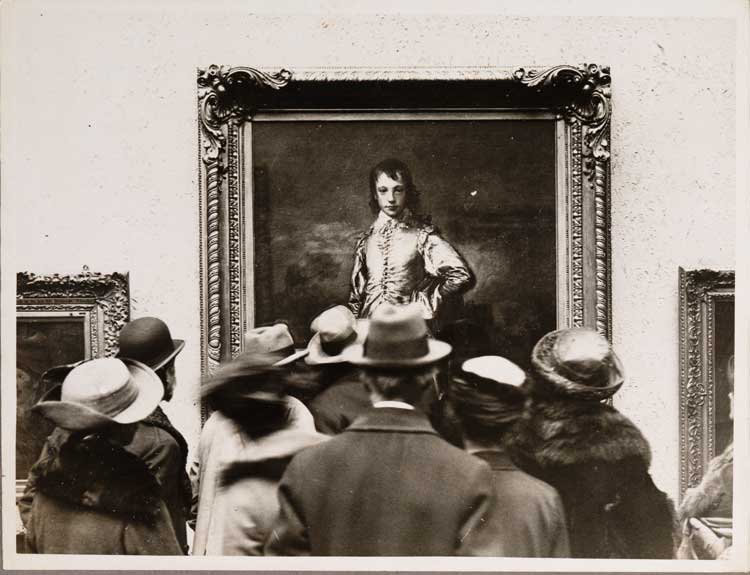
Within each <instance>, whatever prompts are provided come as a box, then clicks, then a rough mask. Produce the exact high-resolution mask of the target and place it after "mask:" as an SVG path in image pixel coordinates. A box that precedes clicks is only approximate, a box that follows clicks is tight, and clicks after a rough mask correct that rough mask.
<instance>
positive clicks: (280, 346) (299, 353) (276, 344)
mask: <svg viewBox="0 0 750 575" xmlns="http://www.w3.org/2000/svg"><path fill="white" fill-rule="evenodd" d="M307 353H308V351H307V348H302V349H295V347H294V338H293V337H292V333H291V331H289V326H288V325H287V324H285V323H284V322H277V323H274V324H272V325H266V326H260V327H254V328H252V329H250V330H248V331H247V332H245V335H244V337H243V339H242V351H241V352H240V354H239V356H242V357H243V358H250V361H254V360H252V358H253V357H256V356H257V357H262V358H264V360H266V361H271V360H273V361H271V363H270V364H269V365H276V366H284V365H287V364H290V363H293V362H295V361H297V360H298V359H300V358H303V357H305V356H306V355H307Z"/></svg>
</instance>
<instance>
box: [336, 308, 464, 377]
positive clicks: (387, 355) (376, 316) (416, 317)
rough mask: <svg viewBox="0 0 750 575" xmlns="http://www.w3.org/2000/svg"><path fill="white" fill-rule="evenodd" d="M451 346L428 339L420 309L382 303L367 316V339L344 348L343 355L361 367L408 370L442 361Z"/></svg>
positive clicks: (449, 351)
mask: <svg viewBox="0 0 750 575" xmlns="http://www.w3.org/2000/svg"><path fill="white" fill-rule="evenodd" d="M451 349H452V348H451V346H450V345H449V344H447V343H445V342H444V341H439V340H436V339H433V338H431V337H429V332H428V330H427V323H426V322H425V320H424V317H423V316H422V313H421V310H420V308H419V306H417V305H415V304H409V305H405V306H394V305H390V304H383V305H381V306H380V307H378V308H377V309H376V310H375V312H374V313H373V314H372V316H371V317H370V324H369V327H368V332H367V337H366V338H365V340H364V342H363V343H361V344H354V345H351V346H349V347H347V348H346V349H345V350H344V352H343V356H344V358H345V359H346V361H348V362H349V363H352V364H354V365H358V366H362V367H375V368H410V367H421V366H427V365H431V364H434V363H437V362H438V361H440V360H442V359H444V358H445V357H447V356H448V355H449V354H450V353H451Z"/></svg>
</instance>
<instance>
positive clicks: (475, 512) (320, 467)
mask: <svg viewBox="0 0 750 575" xmlns="http://www.w3.org/2000/svg"><path fill="white" fill-rule="evenodd" d="M450 351H451V348H450V346H449V345H448V344H446V343H443V342H440V341H437V340H434V339H432V338H431V337H429V335H428V332H427V326H426V324H425V321H424V319H423V318H422V314H421V312H420V310H419V309H418V308H416V307H414V306H403V307H395V306H390V305H382V306H381V307H379V308H378V309H377V310H376V311H375V312H374V313H373V315H372V317H371V318H370V326H369V330H368V334H367V337H366V339H365V340H364V342H363V343H362V344H354V345H352V346H350V347H347V348H346V350H345V351H344V356H345V357H346V359H347V360H348V361H350V362H351V363H353V364H354V365H356V366H358V367H360V368H362V370H363V374H364V378H365V382H366V383H367V385H368V387H369V389H370V393H371V399H372V402H373V406H372V407H371V408H370V409H369V410H367V411H366V412H365V413H364V414H362V415H361V416H360V417H358V418H357V419H355V421H354V422H353V423H352V424H351V425H350V426H349V427H348V428H347V429H346V430H344V431H343V432H342V433H341V434H339V435H337V436H335V437H333V438H331V439H330V440H329V441H327V442H325V443H322V444H320V445H316V446H314V447H310V448H308V449H306V450H303V451H302V452H300V453H299V454H297V455H296V456H295V457H294V459H292V461H291V463H290V464H289V467H288V468H287V470H286V472H285V474H284V477H283V478H282V480H281V484H280V487H279V502H280V504H281V509H280V513H279V517H278V520H277V522H276V524H275V526H274V528H273V530H272V531H271V536H270V538H269V539H268V541H267V543H266V554H269V555H359V556H374V555H381V556H382V555H385V556H408V555H433V556H434V555H456V554H461V555H470V554H472V553H473V551H472V543H473V536H472V534H473V532H474V529H475V528H476V527H477V525H478V524H480V523H481V522H482V521H483V520H484V517H485V514H486V513H487V512H488V509H489V506H490V503H491V485H490V470H489V468H488V467H487V465H486V464H484V463H483V462H481V461H479V460H478V459H476V458H474V457H472V456H470V455H468V454H467V453H465V452H463V451H462V450H460V449H457V448H455V447H453V446H452V445H450V444H449V443H447V442H446V441H444V440H443V439H441V438H440V437H439V436H438V434H437V432H436V431H435V430H434V429H433V428H432V426H431V425H430V423H429V421H428V419H427V416H426V415H425V413H424V412H422V411H420V410H419V409H417V408H415V405H416V404H418V403H419V399H420V398H421V396H422V395H423V393H422V392H423V390H424V388H425V387H426V386H429V385H432V383H433V381H434V367H435V364H436V363H437V362H439V361H440V360H442V359H444V358H445V357H446V356H447V355H448V354H449V353H450Z"/></svg>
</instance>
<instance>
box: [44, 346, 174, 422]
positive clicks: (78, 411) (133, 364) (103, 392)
mask: <svg viewBox="0 0 750 575" xmlns="http://www.w3.org/2000/svg"><path fill="white" fill-rule="evenodd" d="M67 367H68V366H66V367H64V368H62V369H67ZM163 396H164V386H163V385H162V383H161V380H160V379H159V376H158V375H156V372H154V370H152V369H151V368H150V367H148V366H147V365H145V364H143V363H141V362H139V361H136V360H133V359H128V358H120V359H118V358H114V357H106V358H99V359H92V360H89V361H85V362H82V363H79V364H77V365H75V367H73V368H72V369H70V371H69V372H68V373H67V375H65V379H64V380H63V382H62V384H61V385H58V386H56V387H54V388H53V389H51V390H50V391H48V392H47V393H46V394H45V395H44V396H43V397H42V399H41V401H39V403H37V404H36V405H35V406H34V407H33V410H34V411H35V412H37V413H39V414H40V415H42V416H44V417H46V418H47V419H49V420H51V421H53V422H54V423H55V424H56V425H57V426H59V427H62V428H64V429H70V430H85V429H94V428H97V427H103V426H106V425H110V424H113V423H120V424H124V423H135V422H136V421H140V420H142V419H144V418H146V417H147V416H148V415H150V414H151V413H152V412H153V411H154V409H156V406H157V405H159V402H160V401H161V399H162V397H163Z"/></svg>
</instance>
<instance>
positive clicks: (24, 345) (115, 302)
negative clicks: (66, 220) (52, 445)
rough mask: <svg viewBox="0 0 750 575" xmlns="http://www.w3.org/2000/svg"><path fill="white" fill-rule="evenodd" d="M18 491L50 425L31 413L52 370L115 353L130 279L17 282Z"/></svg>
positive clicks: (91, 276) (89, 276)
mask: <svg viewBox="0 0 750 575" xmlns="http://www.w3.org/2000/svg"><path fill="white" fill-rule="evenodd" d="M16 287H17V295H16V401H17V406H16V486H17V489H22V488H23V483H24V481H25V479H26V477H27V475H28V472H29V469H30V468H31V466H32V465H33V463H34V462H35V461H36V459H37V458H38V457H39V453H40V452H41V449H42V446H43V444H44V440H45V439H46V438H47V436H48V435H49V433H50V432H51V431H52V425H51V424H50V423H49V422H47V421H46V420H44V419H43V418H42V417H40V416H38V415H36V414H33V413H31V412H30V410H31V408H32V407H33V406H34V404H35V403H36V402H37V401H39V399H40V398H41V397H42V396H43V395H44V394H45V393H46V392H47V391H49V389H47V387H48V386H46V385H45V384H44V382H43V381H42V377H41V376H42V374H43V373H44V372H45V371H46V370H48V369H49V368H51V367H53V366H56V365H62V364H67V363H74V362H77V361H81V360H83V359H90V358H94V357H104V356H112V355H115V354H116V353H117V337H118V334H119V332H120V329H121V328H122V326H123V325H124V324H125V323H126V322H127V321H128V319H129V316H130V302H129V293H128V276H127V274H119V273H114V274H109V275H105V274H98V273H91V272H88V271H87V270H84V272H83V273H81V274H78V275H65V276H61V275H57V274H55V275H36V274H33V273H26V272H22V273H19V274H18V275H17V277H16Z"/></svg>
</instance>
